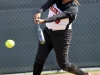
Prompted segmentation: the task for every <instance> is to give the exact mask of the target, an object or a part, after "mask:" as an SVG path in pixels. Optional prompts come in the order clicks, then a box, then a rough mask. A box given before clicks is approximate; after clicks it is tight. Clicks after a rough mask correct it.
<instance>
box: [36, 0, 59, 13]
mask: <svg viewBox="0 0 100 75" xmlns="http://www.w3.org/2000/svg"><path fill="white" fill-rule="evenodd" d="M56 1H57V0H48V1H47V2H46V3H45V4H44V5H42V6H41V8H40V9H39V10H38V11H37V13H43V12H44V11H46V10H47V9H48V8H50V7H51V6H52V5H53V4H54V3H56Z"/></svg>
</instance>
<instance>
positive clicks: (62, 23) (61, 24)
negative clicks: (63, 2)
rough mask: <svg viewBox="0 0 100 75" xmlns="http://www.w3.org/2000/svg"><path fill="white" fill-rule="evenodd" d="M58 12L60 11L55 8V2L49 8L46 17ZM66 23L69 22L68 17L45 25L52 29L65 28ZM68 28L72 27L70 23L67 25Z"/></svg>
mask: <svg viewBox="0 0 100 75" xmlns="http://www.w3.org/2000/svg"><path fill="white" fill-rule="evenodd" d="M59 13H62V11H61V10H60V9H59V8H57V5H56V3H55V4H53V5H52V6H51V7H50V8H49V14H48V17H51V16H54V15H57V14H59ZM68 23H69V18H65V19H61V20H57V21H54V22H49V23H46V27H47V28H48V29H52V30H65V28H66V26H67V25H68ZM68 29H72V23H71V24H70V25H69V28H68Z"/></svg>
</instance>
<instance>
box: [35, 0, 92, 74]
mask: <svg viewBox="0 0 100 75" xmlns="http://www.w3.org/2000/svg"><path fill="white" fill-rule="evenodd" d="M78 5H79V3H78V1H77V0H48V1H47V2H46V3H45V4H44V5H42V7H41V8H40V9H39V11H38V12H37V13H36V14H35V16H34V22H35V23H36V24H37V22H39V23H40V24H43V23H46V26H45V28H44V30H43V33H44V37H45V41H46V43H45V44H43V45H41V44H40V43H39V46H38V52H37V55H36V59H35V63H34V67H33V75H40V74H41V72H42V69H43V65H44V63H45V60H46V58H47V56H48V54H49V53H50V51H51V50H52V49H53V48H54V51H55V55H56V59H57V62H58V65H59V67H60V68H61V69H62V70H64V71H68V72H70V73H73V74H76V75H90V74H88V73H85V72H83V71H82V70H81V69H80V68H78V67H77V66H76V65H74V64H72V63H70V62H69V61H68V52H69V46H70V42H71V37H72V23H73V21H74V20H75V19H76V17H77V13H78ZM47 9H49V14H48V17H47V18H45V19H40V17H41V14H42V13H43V12H44V11H46V10H47Z"/></svg>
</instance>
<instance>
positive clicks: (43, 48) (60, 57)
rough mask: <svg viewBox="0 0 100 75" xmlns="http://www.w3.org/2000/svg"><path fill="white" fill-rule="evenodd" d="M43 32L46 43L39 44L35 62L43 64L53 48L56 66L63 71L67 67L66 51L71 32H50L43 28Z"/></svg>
mask: <svg viewBox="0 0 100 75" xmlns="http://www.w3.org/2000/svg"><path fill="white" fill-rule="evenodd" d="M43 32H44V37H45V40H46V43H45V44H44V45H41V44H39V48H38V53H37V55H36V62H38V63H40V64H44V62H45V60H46V58H47V56H48V54H49V53H50V51H51V50H52V48H54V51H55V54H56V59H57V62H58V65H59V66H60V67H61V68H62V69H64V67H65V66H66V65H68V51H69V45H70V41H71V36H72V30H59V31H52V30H49V29H48V28H45V29H44V31H43Z"/></svg>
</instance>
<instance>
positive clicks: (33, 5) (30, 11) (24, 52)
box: [0, 0, 100, 73]
mask: <svg viewBox="0 0 100 75" xmlns="http://www.w3.org/2000/svg"><path fill="white" fill-rule="evenodd" d="M45 1H46V0H42V1H41V0H0V73H18V72H31V71H32V69H33V63H34V59H35V55H36V52H37V44H38V36H37V26H36V25H35V24H34V23H33V15H34V14H35V12H36V11H37V10H38V9H39V7H40V6H41V5H42V4H44V3H45ZM79 2H80V3H81V5H80V6H79V13H78V17H77V19H76V21H75V22H74V23H73V37H72V42H71V46H70V51H69V60H70V62H72V63H74V64H76V65H78V66H79V67H99V66H100V54H99V53H100V50H99V49H100V46H99V45H100V41H99V40H100V32H99V31H100V28H99V25H100V19H99V17H100V14H99V13H100V10H99V9H100V0H88V1H87V0H79ZM47 13H48V11H46V12H44V14H43V15H42V18H45V17H47ZM44 26H45V25H41V27H42V28H44ZM7 39H13V40H14V41H15V43H16V45H15V47H14V48H12V49H7V48H6V47H5V41H6V40H7ZM59 69H60V68H59V66H58V64H57V62H56V58H55V54H54V51H53V50H52V51H51V53H50V54H49V56H48V58H47V60H46V63H45V65H44V68H43V70H59Z"/></svg>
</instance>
